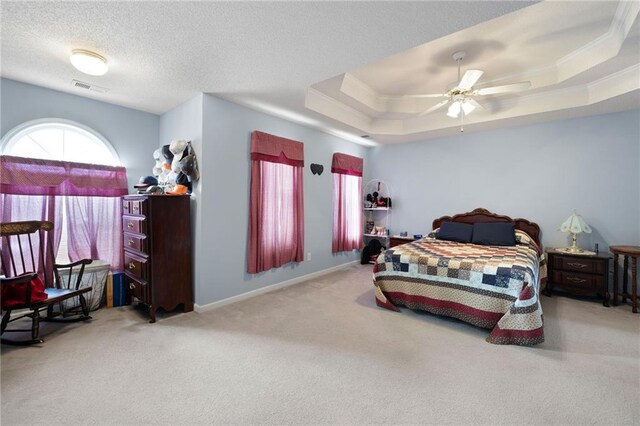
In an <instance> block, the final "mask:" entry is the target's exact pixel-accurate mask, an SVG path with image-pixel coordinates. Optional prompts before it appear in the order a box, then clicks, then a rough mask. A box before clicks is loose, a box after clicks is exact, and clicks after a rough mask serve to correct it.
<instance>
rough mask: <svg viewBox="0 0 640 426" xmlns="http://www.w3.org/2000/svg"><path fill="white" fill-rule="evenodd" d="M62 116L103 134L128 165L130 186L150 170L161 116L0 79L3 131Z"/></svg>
mask: <svg viewBox="0 0 640 426" xmlns="http://www.w3.org/2000/svg"><path fill="white" fill-rule="evenodd" d="M39 118H63V119H66V120H72V121H75V122H78V123H80V124H84V125H85V126H88V127H90V128H92V129H94V130H95V131H97V132H98V133H100V134H101V135H102V136H104V137H105V138H106V139H107V140H108V141H109V142H110V143H111V144H112V145H113V147H114V148H115V150H116V151H117V152H118V155H119V157H120V160H121V161H122V164H123V165H124V166H125V167H126V168H127V177H128V180H129V189H130V190H131V191H133V185H134V184H135V183H137V182H138V179H140V176H146V175H150V174H151V169H152V168H153V165H154V161H153V157H152V153H153V151H154V150H155V149H156V148H157V147H158V129H159V122H160V117H159V116H157V115H155V114H149V113H146V112H142V111H138V110H135V109H131V108H124V107H121V106H117V105H113V104H108V103H105V102H100V101H96V100H93V99H88V98H83V97H81V96H76V95H71V94H68V93H63V92H58V91H56V90H50V89H45V88H44V87H40V86H34V85H31V84H25V83H20V82H17V81H14V80H8V79H5V78H3V79H0V134H2V135H3V136H4V134H5V133H6V132H8V131H9V130H11V129H12V128H14V127H15V126H17V125H19V124H22V123H24V122H26V121H30V120H35V119H39Z"/></svg>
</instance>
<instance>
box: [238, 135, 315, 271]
mask: <svg viewBox="0 0 640 426" xmlns="http://www.w3.org/2000/svg"><path fill="white" fill-rule="evenodd" d="M303 157H304V152H303V144H302V143H300V142H297V141H292V140H290V139H285V138H281V137H278V136H274V135H269V134H267V133H262V132H253V134H252V137H251V198H250V212H249V242H248V255H247V260H248V261H247V264H248V265H247V271H248V272H249V273H250V274H256V273H258V272H262V271H266V270H269V269H271V268H277V267H279V266H282V265H284V264H286V263H289V262H301V261H303V260H304V205H303V193H302V187H303V181H302V175H303V166H304V158H303Z"/></svg>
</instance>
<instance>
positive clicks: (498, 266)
mask: <svg viewBox="0 0 640 426" xmlns="http://www.w3.org/2000/svg"><path fill="white" fill-rule="evenodd" d="M444 222H461V223H467V224H474V223H488V222H499V223H513V224H514V228H515V233H516V241H517V244H516V245H515V246H487V245H477V244H471V243H459V242H452V241H444V240H439V239H436V238H434V237H435V234H434V233H433V232H432V233H431V234H429V236H427V237H425V238H422V239H420V240H417V241H414V242H411V243H407V244H403V245H400V246H396V247H393V248H391V249H389V250H386V251H384V252H382V253H381V254H380V256H378V258H377V259H376V262H375V264H374V269H373V280H374V285H375V296H376V303H377V305H378V306H380V307H383V308H386V309H390V310H395V311H399V309H398V307H400V306H402V307H406V308H410V309H415V310H421V311H427V312H430V313H432V314H436V315H444V316H448V317H453V318H457V319H459V320H462V321H464V322H467V323H470V324H472V325H475V326H477V327H482V328H487V329H490V330H491V333H490V335H489V337H487V339H486V340H487V341H488V342H490V343H494V344H515V345H535V344H539V343H542V342H543V341H544V330H543V318H542V307H541V306H540V300H539V295H540V289H541V286H544V284H545V283H546V266H545V264H544V256H543V252H542V250H541V245H540V227H539V226H538V225H537V224H535V223H533V222H530V221H528V220H526V219H511V218H510V217H508V216H503V215H498V214H494V213H491V212H489V211H488V210H485V209H475V210H473V211H472V212H468V213H462V214H457V215H454V216H443V217H441V218H438V219H436V220H434V221H433V229H434V230H436V231H437V230H438V229H439V228H440V226H441V224H442V223H444Z"/></svg>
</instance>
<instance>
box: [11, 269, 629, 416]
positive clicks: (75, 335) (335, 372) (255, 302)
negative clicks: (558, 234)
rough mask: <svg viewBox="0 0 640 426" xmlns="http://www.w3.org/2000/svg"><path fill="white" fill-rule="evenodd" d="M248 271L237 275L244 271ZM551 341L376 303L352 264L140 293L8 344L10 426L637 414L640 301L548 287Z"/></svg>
mask: <svg viewBox="0 0 640 426" xmlns="http://www.w3.org/2000/svg"><path fill="white" fill-rule="evenodd" d="M238 285H242V284H240V283H239V284H238ZM543 306H544V312H545V320H546V323H545V329H546V330H545V332H546V338H547V341H546V342H545V343H544V344H543V345H540V346H538V347H533V348H522V347H514V346H495V345H491V344H488V343H486V342H485V341H484V339H485V337H486V336H487V331H485V330H481V329H476V328H474V327H472V326H469V325H466V324H462V323H459V322H457V321H454V320H448V319H442V318H438V317H435V316H431V315H427V314H419V313H413V312H411V311H408V310H404V311H403V312H402V313H396V312H391V311H387V310H383V309H380V308H378V307H376V306H375V304H374V296H373V290H372V285H371V268H370V266H361V265H357V266H351V267H349V268H348V269H345V270H343V271H340V272H336V273H333V274H331V275H326V276H324V277H322V278H320V279H316V280H312V281H308V282H306V283H303V284H299V285H297V286H294V287H289V288H286V289H282V290H280V291H277V292H273V293H269V294H266V295H262V296H259V297H256V298H253V299H251V300H247V301H244V302H240V303H237V304H234V305H229V306H226V307H224V308H221V309H218V310H215V311H211V312H208V313H204V314H197V313H191V314H186V315H184V314H174V315H164V316H163V317H162V318H161V319H160V320H159V321H158V323H156V324H148V323H147V322H146V321H145V319H144V317H143V316H142V314H141V313H140V311H136V310H134V309H133V308H131V307H126V308H117V309H102V310H100V311H98V312H96V313H95V316H94V320H93V321H92V322H91V323H89V324H73V325H66V326H63V327H60V326H58V325H51V324H46V325H45V326H44V327H43V337H44V338H45V340H46V342H45V343H44V344H42V345H40V346H38V347H28V348H15V347H9V346H3V347H2V418H1V421H2V425H13V424H34V423H40V424H112V425H115V424H117V425H121V424H213V423H215V424H372V423H376V424H409V423H411V424H418V423H422V424H492V425H493V424H580V425H583V424H639V423H640V315H633V314H631V309H630V307H629V306H619V307H616V308H604V307H603V306H602V305H601V304H600V303H598V302H597V301H593V300H578V299H571V298H568V297H559V296H554V297H553V298H547V297H543Z"/></svg>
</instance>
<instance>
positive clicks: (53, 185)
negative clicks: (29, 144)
mask: <svg viewBox="0 0 640 426" xmlns="http://www.w3.org/2000/svg"><path fill="white" fill-rule="evenodd" d="M0 188H1V189H2V193H3V194H15V195H80V196H88V197H119V196H121V195H126V194H127V171H126V169H125V168H124V167H113V166H103V165H98V164H86V163H72V162H69V161H55V160H42V159H38V158H23V157H12V156H9V155H3V156H0Z"/></svg>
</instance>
